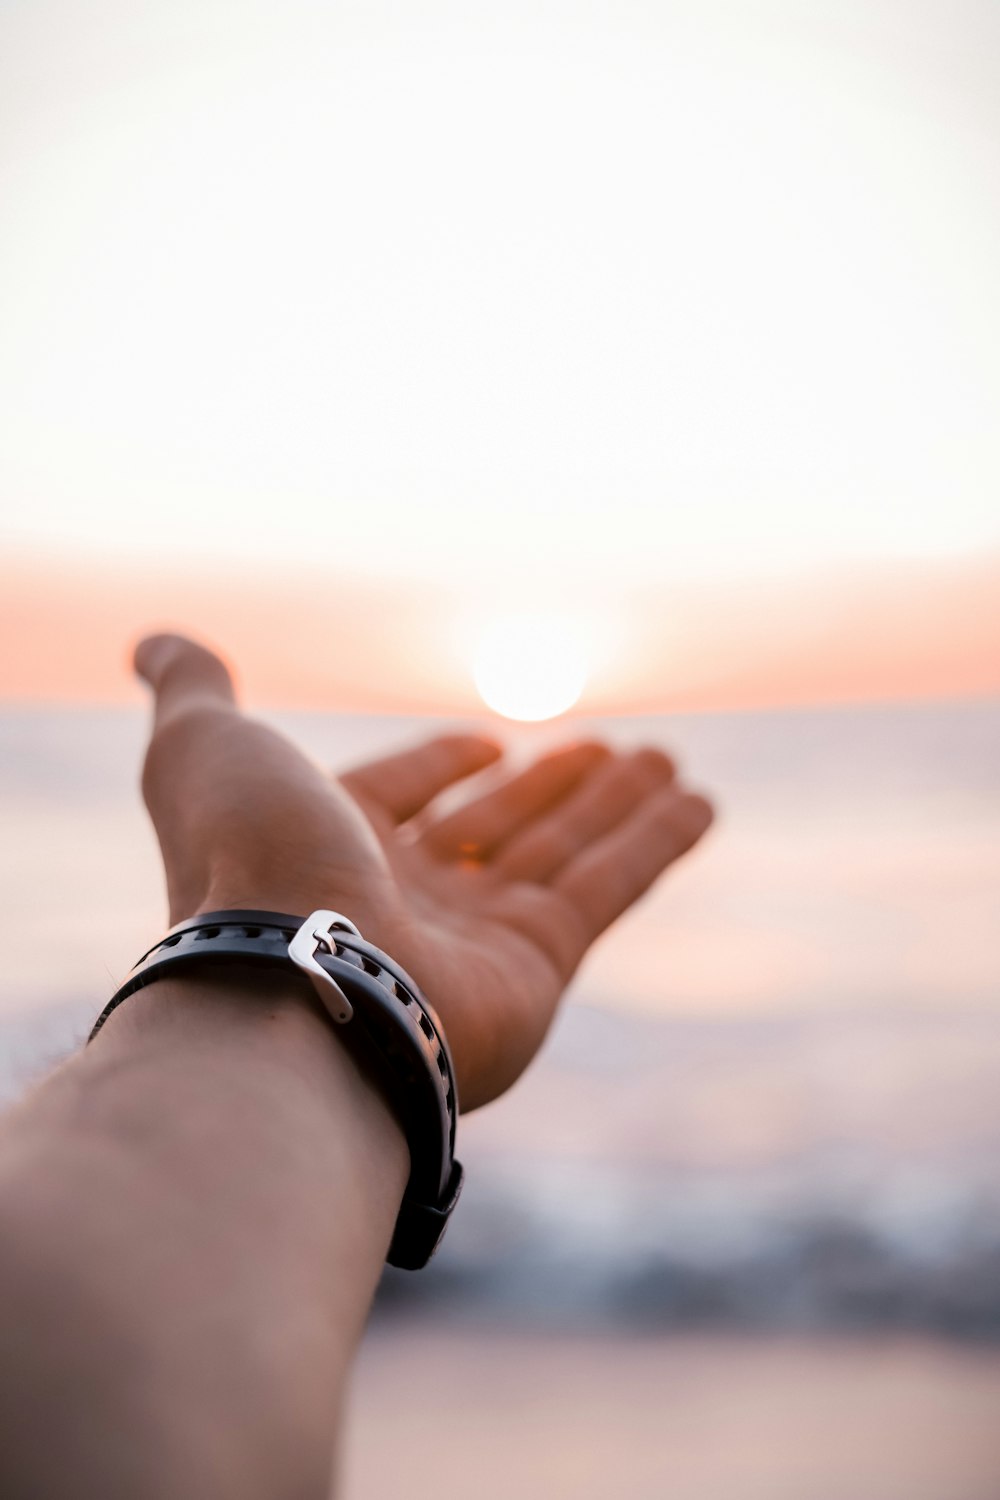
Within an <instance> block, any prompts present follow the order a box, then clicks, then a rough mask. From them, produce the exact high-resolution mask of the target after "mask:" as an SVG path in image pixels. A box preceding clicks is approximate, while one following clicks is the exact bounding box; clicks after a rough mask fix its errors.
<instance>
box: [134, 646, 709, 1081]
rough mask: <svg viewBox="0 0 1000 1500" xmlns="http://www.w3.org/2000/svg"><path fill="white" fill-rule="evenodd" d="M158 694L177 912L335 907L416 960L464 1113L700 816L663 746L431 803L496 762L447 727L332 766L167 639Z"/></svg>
mask: <svg viewBox="0 0 1000 1500" xmlns="http://www.w3.org/2000/svg"><path fill="white" fill-rule="evenodd" d="M136 664H137V668H138V670H139V671H140V672H141V673H142V675H143V676H144V677H145V678H146V679H147V680H148V681H149V682H150V684H151V685H152V686H153V688H154V690H155V692H156V699H157V711H156V720H155V725H154V733H153V736H152V739H151V742H150V747H149V752H148V755H147V761H146V770H145V775H144V790H145V794H146V800H147V803H148V805H149V808H150V812H151V814H152V816H153V821H154V823H155V825H156V829H157V833H158V835H159V839H160V845H161V849H162V852H163V857H164V864H165V866H166V873H167V885H168V892H169V896H170V906H171V916H172V919H173V920H174V921H178V920H180V919H181V918H183V917H187V916H190V915H193V914H194V913H195V912H198V911H205V910H214V909H220V908H224V907H257V908H265V909H272V910H280V911H286V912H299V913H301V914H302V915H305V913H306V911H308V910H311V909H314V908H316V907H321V906H322V907H331V908H333V909H335V910H340V911H343V912H344V914H345V915H346V916H349V917H351V919H352V920H354V921H355V922H356V923H357V925H358V926H359V927H360V928H361V931H362V933H363V934H364V935H365V936H366V937H367V938H369V939H370V940H371V941H372V942H374V943H376V944H377V945H378V946H379V947H381V948H383V949H384V950H385V951H386V952H388V953H390V954H391V955H392V956H393V957H394V958H395V959H397V960H398V961H399V962H400V963H401V964H402V965H403V966H404V968H406V969H408V970H409V971H410V972H411V973H412V974H413V976H414V978H415V979H416V980H417V982H418V984H419V985H420V986H421V988H422V989H423V990H424V992H425V994H426V995H427V997H428V999H429V1000H430V1001H431V1003H432V1004H433V1005H434V1007H435V1009H436V1010H437V1012H438V1014H439V1016H440V1017H441V1020H442V1022H443V1024H444V1027H445V1031H446V1033H447V1035H448V1039H449V1042H450V1044H451V1049H452V1053H453V1056H454V1060H455V1066H456V1072H457V1076H458V1092H459V1097H460V1099H461V1103H462V1107H463V1108H464V1109H470V1108H474V1107H476V1106H477V1105H479V1104H483V1103H485V1102H487V1100H489V1099H491V1098H494V1097H495V1096H496V1095H497V1094H499V1093H501V1092H502V1091H503V1090H504V1089H505V1088H507V1087H508V1086H509V1085H510V1084H511V1083H512V1082H513V1081H514V1079H515V1078H516V1077H517V1076H518V1074H519V1073H520V1072H521V1071H522V1070H523V1069H524V1067H525V1066H526V1065H527V1063H528V1062H529V1061H530V1059H531V1058H532V1056H533V1055H534V1053H535V1052H536V1051H537V1049H538V1046H539V1045H540V1043H541V1040H542V1038H543V1037H544V1035H545V1032H546V1030H547V1028H548V1026H549V1024H550V1022H551V1020H552V1017H553V1015H554V1013H555V1009H556V1005H557V1003H558V1000H559V997H560V995H561V994H562V992H563V990H564V988H565V986H566V983H567V981H568V980H569V978H570V976H571V974H572V973H573V971H574V969H575V968H576V966H577V965H578V963H579V962H580V960H581V958H582V957H583V955H584V953H585V952H586V950H587V948H588V947H589V946H590V944H591V943H592V942H593V941H594V939H595V938H596V937H597V936H598V935H599V934H600V933H601V932H602V931H603V930H604V929H605V928H606V927H607V926H608V925H609V924H610V923H611V922H613V921H614V920H615V918H616V917H618V916H619V915H620V914H621V913H622V912H623V911H624V910H625V909H626V908H627V907H628V906H629V905H630V904H631V903H632V902H633V901H635V900H636V899H637V898H638V897H639V896H640V895H641V894H642V893H643V892H644V891H645V890H646V889H647V888H648V887H649V885H650V884H651V883H652V882H653V881H654V880H655V879H656V877H657V876H658V875H659V874H660V873H661V872H662V871H663V870H664V869H665V868H666V866H668V865H669V864H671V863H672V862H673V861H674V860H675V859H677V858H678V857H679V856H680V855H681V854H683V853H684V852H685V851H686V850H688V849H690V848H691V846H692V845H693V844H695V843H696V842H697V840H698V839H699V838H700V837H701V835H702V833H704V831H705V830H706V828H707V827H708V825H709V823H710V822H711V817H712V814H711V809H710V807H709V805H708V804H707V803H706V802H705V800H704V799H703V798H701V797H699V796H696V795H695V794H693V793H690V792H686V791H685V790H684V789H683V788H682V787H681V786H680V784H679V782H678V781H677V779H676V775H675V772H674V767H673V765H672V764H671V762H670V761H669V759H668V758H667V757H666V756H665V755H663V754H662V753H661V752H660V751H658V750H653V749H640V750H637V751H633V752H629V753H626V754H621V753H613V752H611V751H610V750H609V749H607V748H606V747H604V746H602V745H599V744H591V743H585V744H577V745H572V746H570V747H568V748H566V749H563V750H559V751H556V752H554V753H552V754H549V755H547V756H545V757H543V758H541V759H539V760H537V761H535V762H534V764H532V765H530V766H529V767H528V768H527V769H526V770H523V771H521V772H519V773H517V774H513V775H508V776H507V777H506V778H501V777H500V776H498V775H497V774H496V771H497V770H498V769H499V768H496V770H495V771H494V773H492V779H491V782H490V784H489V785H488V786H485V787H478V784H477V785H476V786H474V787H473V788H472V794H471V795H470V796H468V797H467V798H466V800H465V801H464V802H463V803H462V804H461V805H460V806H458V807H457V808H455V807H454V806H451V807H450V808H449V809H448V810H442V808H441V803H440V802H439V800H438V799H439V797H440V794H441V793H442V792H445V791H447V790H448V789H449V788H453V787H455V786H456V784H458V783H461V782H463V781H464V780H465V779H466V778H468V777H470V776H473V775H475V774H476V773H477V772H480V771H483V770H484V769H485V768H486V767H487V766H489V765H490V764H491V763H493V762H496V761H497V760H498V758H499V756H500V750H499V749H498V747H497V746H496V745H494V744H493V743H492V742H491V741H489V740H484V739H481V738H478V737H475V736H447V737H444V738H440V739H436V740H432V741H430V742H429V743H426V744H423V745H420V746H417V747H416V748H414V749H412V750H409V751H404V752H403V753H402V754H399V755H394V756H391V757H389V758H388V759H385V760H379V761H376V762H373V763H372V764H369V765H366V766H362V767H359V768H357V769H356V770H354V771H351V772H349V773H347V774H346V775H344V776H342V777H340V778H339V779H337V778H333V777H330V776H328V775H326V774H325V773H324V772H322V771H321V770H320V768H318V767H317V766H315V765H314V764H313V762H312V761H310V760H309V759H308V758H307V757H306V756H304V755H303V754H302V753H301V752H300V751H299V750H298V749H297V748H296V747H295V746H294V745H292V744H291V743H290V742H289V741H288V740H287V739H285V738H284V737H283V736H281V735H279V734H277V733H276V732H275V731H274V730H272V729H270V728H269V727H267V726H265V725H262V724H260V723H257V722H255V721H254V720H252V719H249V718H247V717H245V716H244V715H243V714H241V713H240V712H239V710H238V709H237V707H236V704H235V698H234V694H233V689H232V684H231V681H230V678H229V675H228V672H227V670H226V668H225V667H224V666H223V664H222V663H221V662H220V661H219V659H218V658H217V657H215V656H214V655H212V654H211V653H210V652H208V651H206V650H205V649H204V648H203V647H200V646H196V645H194V644H193V643H191V642H189V641H186V640H184V639H183V638H181V637H177V636H158V637H152V638H150V639H149V640H148V641H146V642H144V643H143V644H142V645H141V646H140V648H139V650H138V652H137V656H136Z"/></svg>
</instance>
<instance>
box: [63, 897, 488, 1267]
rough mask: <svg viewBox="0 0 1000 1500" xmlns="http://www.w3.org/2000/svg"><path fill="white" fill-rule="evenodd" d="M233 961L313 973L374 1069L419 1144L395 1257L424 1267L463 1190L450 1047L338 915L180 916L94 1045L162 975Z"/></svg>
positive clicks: (132, 979) (397, 973)
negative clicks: (132, 997) (127, 1005)
mask: <svg viewBox="0 0 1000 1500" xmlns="http://www.w3.org/2000/svg"><path fill="white" fill-rule="evenodd" d="M293 948H294V952H290V949H293ZM232 963H251V964H260V965H263V966H266V967H272V968H284V969H289V970H291V971H292V972H293V973H295V972H297V970H298V969H304V970H305V971H306V972H307V973H308V974H309V975H310V977H311V979H312V981H313V985H314V988H315V990H316V992H317V994H318V995H319V997H320V999H321V1000H322V1001H323V1004H324V1006H325V1007H326V1009H327V1011H328V1013H329V1014H330V1016H331V1017H332V1019H333V1020H334V1021H336V1022H337V1025H338V1030H341V1031H342V1032H343V1035H344V1038H345V1042H346V1043H347V1045H348V1046H349V1047H350V1048H351V1049H352V1051H355V1052H356V1053H357V1054H358V1057H359V1059H360V1060H361V1061H363V1062H364V1063H365V1064H366V1065H367V1066H368V1067H369V1068H370V1069H371V1070H372V1071H373V1072H374V1074H375V1077H376V1081H377V1082H378V1084H379V1086H380V1087H381V1088H382V1090H383V1091H384V1093H385V1095H386V1099H387V1101H388V1103H389V1105H390V1107H391V1108H392V1109H393V1110H394V1112H395V1113H396V1115H397V1117H398V1119H399V1122H400V1124H401V1126H402V1128H403V1132H404V1134H405V1136H406V1141H407V1145H408V1146H409V1150H410V1176H409V1180H408V1182H407V1185H406V1192H405V1194H404V1197H403V1202H402V1204H401V1206H400V1210H399V1215H398V1217H397V1220H396V1227H395V1231H394V1233H393V1237H392V1243H391V1244H390V1246H389V1254H388V1257H387V1258H388V1261H389V1264H390V1265H393V1266H401V1267H403V1268H404V1269H406V1270H419V1269H420V1267H422V1266H425V1265H426V1264H427V1262H428V1260H429V1259H430V1257H431V1256H432V1255H433V1253H434V1251H435V1250H436V1248H437V1246H438V1244H439V1243H440V1241H441V1238H442V1236H443V1234H444V1231H445V1229H446V1227H447V1224H448V1219H449V1216H450V1215H451V1212H452V1210H453V1209H454V1207H455V1204H456V1202H457V1201H458V1195H459V1193H460V1192H461V1188H462V1168H461V1165H460V1163H459V1162H457V1161H456V1160H455V1127H456V1123H457V1118H458V1097H457V1093H456V1089H455V1072H454V1068H453V1066H452V1061H451V1054H450V1053H449V1051H448V1044H447V1042H446V1041H445V1037H444V1032H443V1030H442V1028H441V1023H440V1021H439V1020H438V1018H437V1016H436V1015H435V1013H434V1011H433V1009H432V1008H431V1006H430V1004H429V1003H428V1001H427V1000H426V998H425V997H424V995H423V994H422V993H421V991H420V989H419V988H418V986H417V985H416V984H415V983H414V981H413V980H412V979H411V978H410V976H409V975H408V974H407V973H406V971H405V970H404V969H402V968H400V966H399V965H398V964H397V963H395V962H394V961H393V959H391V958H389V957H388V955H387V954H385V953H382V952H381V951H380V950H379V949H378V948H376V947H374V946H373V945H372V944H371V943H367V942H365V940H364V938H362V937H361V935H360V933H359V932H358V930H357V928H355V927H354V926H353V924H351V923H350V922H348V921H347V919H346V918H344V917H341V916H340V914H339V913H336V912H328V911H319V912H314V913H313V914H312V916H311V917H308V918H306V919H305V920H303V919H302V918H301V917H294V916H288V915H286V914H285V913H283V912H270V911H213V912H205V913H202V915H201V916H198V917H191V918H190V919H189V920H188V921H185V922H179V923H178V924H177V925H176V926H175V927H172V928H171V930H170V931H169V932H168V933H167V935H166V937H164V938H162V939H161V940H160V942H158V943H157V944H156V945H155V946H154V947H152V948H150V950H149V951H148V952H147V953H145V954H143V956H142V958H141V959H140V960H139V962H138V963H137V964H136V965H135V967H134V968H133V970H132V971H131V973H130V974H129V975H128V977H127V979H126V980H125V982H124V984H123V985H122V986H121V987H120V989H118V990H117V991H116V992H115V994H114V995H113V996H112V998H111V999H110V1000H109V1001H108V1003H107V1005H106V1006H105V1007H104V1009H103V1011H102V1012H101V1014H100V1016H98V1018H97V1021H96V1022H95V1024H94V1027H93V1030H92V1031H91V1033H90V1037H89V1038H88V1040H90V1041H93V1039H94V1037H95V1036H96V1035H97V1033H98V1032H99V1031H100V1029H101V1027H102V1026H103V1025H104V1023H105V1021H106V1020H107V1018H108V1016H110V1015H111V1013H112V1011H113V1010H115V1009H116V1008H117V1007H118V1006H119V1005H120V1004H121V1003H122V1001H123V1000H127V999H128V998H129V996H130V995H134V994H135V993H136V991H137V990H141V989H142V988H143V987H144V986H145V985H148V984H151V983H152V982H153V981H154V980H155V979H160V978H161V977H163V976H164V975H165V974H170V973H180V972H183V971H184V970H187V969H191V968H193V967H195V966H197V967H199V968H200V967H202V966H205V965H210V966H212V965H220V966H221V965H224V964H232Z"/></svg>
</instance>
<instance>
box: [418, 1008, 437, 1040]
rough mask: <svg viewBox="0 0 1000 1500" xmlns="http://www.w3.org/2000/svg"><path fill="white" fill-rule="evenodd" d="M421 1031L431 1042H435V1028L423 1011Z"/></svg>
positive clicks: (421, 1013)
mask: <svg viewBox="0 0 1000 1500" xmlns="http://www.w3.org/2000/svg"><path fill="white" fill-rule="evenodd" d="M420 1030H421V1031H422V1032H423V1034H424V1036H425V1037H427V1038H428V1039H429V1040H430V1041H433V1040H434V1027H433V1026H432V1025H431V1023H430V1021H429V1020H428V1019H427V1017H426V1016H425V1015H424V1012H423V1011H421V1012H420Z"/></svg>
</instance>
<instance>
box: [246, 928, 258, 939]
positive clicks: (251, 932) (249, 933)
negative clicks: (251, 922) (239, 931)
mask: <svg viewBox="0 0 1000 1500" xmlns="http://www.w3.org/2000/svg"><path fill="white" fill-rule="evenodd" d="M243 934H244V936H245V937H260V928H259V927H244V929H243Z"/></svg>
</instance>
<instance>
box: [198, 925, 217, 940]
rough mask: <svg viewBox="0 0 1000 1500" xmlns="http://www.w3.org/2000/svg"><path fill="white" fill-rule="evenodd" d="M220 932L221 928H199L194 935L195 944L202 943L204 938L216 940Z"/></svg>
mask: <svg viewBox="0 0 1000 1500" xmlns="http://www.w3.org/2000/svg"><path fill="white" fill-rule="evenodd" d="M221 931H222V929H221V927H199V929H198V931H197V932H196V933H195V942H196V943H203V942H204V941H205V939H206V938H217V937H218V936H219V933H220V932H221Z"/></svg>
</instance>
